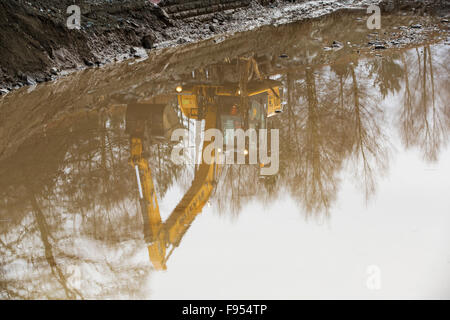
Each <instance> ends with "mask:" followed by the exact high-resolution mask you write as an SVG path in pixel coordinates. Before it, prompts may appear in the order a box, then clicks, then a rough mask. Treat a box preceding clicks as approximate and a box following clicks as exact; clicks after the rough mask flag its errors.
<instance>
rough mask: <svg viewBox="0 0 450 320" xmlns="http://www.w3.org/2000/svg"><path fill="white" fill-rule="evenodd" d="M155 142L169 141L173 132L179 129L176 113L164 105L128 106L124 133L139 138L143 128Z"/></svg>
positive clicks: (141, 104) (139, 104)
mask: <svg viewBox="0 0 450 320" xmlns="http://www.w3.org/2000/svg"><path fill="white" fill-rule="evenodd" d="M145 127H147V130H149V135H150V137H151V138H152V139H153V140H155V141H163V140H168V139H170V137H171V135H172V132H173V130H175V129H177V128H181V124H180V121H179V118H178V115H177V113H176V111H175V110H174V109H173V108H172V107H171V106H170V105H166V104H143V103H135V104H130V105H129V106H128V108H127V113H126V132H127V133H128V134H130V135H134V136H136V134H137V135H138V136H140V137H142V136H143V134H144V128H145Z"/></svg>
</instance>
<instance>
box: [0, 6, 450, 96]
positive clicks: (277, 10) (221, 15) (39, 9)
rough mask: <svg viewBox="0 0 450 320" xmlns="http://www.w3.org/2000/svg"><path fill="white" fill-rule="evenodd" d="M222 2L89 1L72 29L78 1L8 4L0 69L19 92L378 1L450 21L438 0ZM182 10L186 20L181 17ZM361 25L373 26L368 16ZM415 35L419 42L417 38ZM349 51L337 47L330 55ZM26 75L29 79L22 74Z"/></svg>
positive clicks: (0, 10)
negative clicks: (146, 53)
mask: <svg viewBox="0 0 450 320" xmlns="http://www.w3.org/2000/svg"><path fill="white" fill-rule="evenodd" d="M220 1H221V2H223V3H225V2H226V3H227V5H223V6H219V7H214V8H212V9H210V8H209V7H208V6H207V7H208V9H207V10H206V11H204V10H203V9H204V7H205V5H201V6H200V3H203V2H205V1H201V0H196V1H194V0H186V1H178V0H162V1H161V2H160V5H159V6H158V5H154V4H152V3H151V2H150V1H148V0H95V1H94V0H89V1H84V2H81V3H80V6H81V9H82V22H81V29H80V30H68V29H67V27H66V25H65V23H66V18H67V16H66V13H65V11H66V8H67V7H68V5H72V4H73V0H60V1H54V0H35V1H32V2H31V1H24V0H3V1H2V2H1V3H0V23H1V24H2V25H4V26H5V27H4V28H3V30H2V32H1V33H0V47H1V48H2V50H0V68H1V67H3V69H4V70H3V71H2V72H0V85H2V86H3V87H6V88H18V87H20V86H23V85H27V84H29V83H39V82H42V81H49V80H52V79H56V78H57V76H58V75H60V74H64V73H65V72H64V71H65V70H74V69H77V68H85V67H92V66H95V65H103V64H106V63H110V62H112V61H120V60H122V59H127V58H133V57H134V58H136V57H137V58H140V57H142V56H143V55H142V54H140V53H137V52H133V51H131V50H130V47H133V48H138V47H142V48H145V49H147V50H151V49H155V48H156V49H159V48H166V47H169V46H177V45H183V44H186V43H190V42H197V41H201V40H205V39H211V38H212V39H213V40H214V41H215V42H216V43H220V42H222V41H223V39H225V35H226V34H232V33H236V32H241V31H247V30H251V29H254V28H257V27H261V26H263V25H268V24H273V25H278V24H286V23H290V22H293V21H298V20H302V19H308V18H316V17H319V16H323V15H327V14H330V13H332V12H335V11H338V10H341V9H346V8H349V7H352V8H354V7H359V8H362V9H365V8H366V7H367V6H368V5H369V4H373V3H379V4H380V5H381V6H382V9H383V10H384V11H388V12H389V10H391V11H395V10H404V12H409V11H410V12H413V13H414V14H417V13H418V12H419V11H420V10H422V9H424V8H425V9H424V10H423V11H424V12H431V10H432V9H433V8H439V10H440V11H439V10H438V13H439V14H440V15H441V17H443V18H444V19H441V21H444V20H445V19H447V16H446V13H445V12H441V11H442V10H441V9H442V8H444V9H445V8H447V7H446V6H442V5H441V4H438V3H437V2H436V1H434V2H433V1H431V0H424V1H422V4H420V5H417V4H416V3H414V1H408V0H395V1H394V0H336V1H331V0H324V1H306V0H305V1H295V2H293V1H288V0H277V1H260V0H254V1H249V0H233V1H231V0H220ZM232 2H233V3H235V5H231V3H232ZM228 3H229V4H230V5H229V4H228ZM399 3H400V4H401V6H399V5H398V4H399ZM197 5H199V7H196V8H193V10H194V11H189V10H191V9H189V8H191V7H192V6H197ZM188 11H189V13H186V12H188ZM435 11H436V10H435ZM181 12H185V13H186V14H185V16H177V13H181ZM358 20H359V21H361V23H365V18H359V19H358ZM9 21H15V23H14V24H12V23H8V22H9ZM443 23H444V22H443ZM416 24H417V23H415V24H414V25H416ZM407 25H409V24H407ZM421 26H422V28H420V29H418V28H412V27H410V28H408V27H405V28H407V29H408V30H412V31H414V32H421V31H422V30H424V29H426V28H427V27H428V26H425V25H421ZM411 37H412V39H414V35H411ZM411 41H413V40H411ZM404 42H406V40H405V41H399V44H402V43H404ZM324 45H328V44H324ZM343 47H344V45H343V44H342V43H338V42H336V43H333V44H331V46H330V47H327V48H326V50H333V51H336V50H340V49H341V48H343ZM345 47H347V46H345ZM24 48H27V50H24ZM4 49H5V50H4ZM19 72H21V73H23V74H25V75H26V76H29V78H26V77H25V78H24V77H21V76H19Z"/></svg>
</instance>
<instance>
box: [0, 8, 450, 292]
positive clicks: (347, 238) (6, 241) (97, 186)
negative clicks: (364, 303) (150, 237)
mask: <svg viewBox="0 0 450 320" xmlns="http://www.w3.org/2000/svg"><path fill="white" fill-rule="evenodd" d="M397 18H398V17H397ZM401 19H403V20H401ZM401 19H400V18H398V19H392V20H387V22H386V24H385V25H384V26H385V29H383V30H381V31H379V35H373V34H372V35H369V33H371V31H368V30H366V29H365V28H364V21H363V22H361V21H358V20H356V16H355V15H353V14H341V15H334V16H331V17H329V18H326V19H319V20H313V21H309V22H306V23H302V24H293V25H288V26H280V27H278V28H275V27H267V28H263V29H262V30H259V31H255V32H250V33H245V34H239V35H236V36H234V37H231V38H229V39H226V40H225V41H222V40H223V39H216V40H215V42H217V43H214V41H207V42H204V43H200V44H196V45H190V46H186V47H183V48H179V49H166V50H162V51H157V52H154V53H152V54H151V55H150V56H149V57H148V59H143V60H142V61H132V62H130V61H127V62H124V63H121V64H118V65H115V66H109V67H106V68H102V69H91V70H86V71H82V72H78V73H75V74H72V75H70V76H68V77H66V78H64V79H61V80H59V81H57V82H54V83H49V84H45V85H42V86H38V87H31V88H25V89H22V90H20V91H18V92H16V93H14V94H10V95H8V96H6V97H4V98H2V99H1V100H0V115H1V118H0V177H1V179H0V193H1V198H0V199H1V202H0V220H1V222H0V252H1V260H0V297H1V298H4V299H10V298H25V299H29V298H85V299H89V298H150V299H158V298H210V299H215V298H236V299H239V298H256V299H257V298H275V299H277V298H450V245H449V244H450V241H449V240H450V234H449V232H448V231H449V227H450V200H449V197H448V196H449V191H450V180H449V177H450V150H449V148H448V137H449V128H450V108H449V104H448V101H450V92H449V88H450V85H449V77H448V74H449V66H450V60H449V57H450V56H449V46H448V44H446V43H445V42H444V40H441V39H442V37H445V36H446V35H445V33H444V34H442V33H439V32H438V33H436V34H433V35H432V36H429V35H427V37H426V38H427V39H428V40H427V41H425V39H424V42H423V44H417V45H413V44H409V45H406V48H404V49H390V50H382V51H373V50H371V48H370V47H367V41H370V40H371V39H373V38H377V37H380V38H383V36H384V32H386V33H387V34H388V35H389V34H390V33H393V32H396V31H394V30H399V29H395V28H394V27H397V26H403V25H409V23H410V22H412V21H413V22H415V21H416V20H417V19H418V18H411V17H402V18H401ZM421 19H426V18H421ZM421 22H422V21H421ZM423 23H426V21H424V22H423ZM345 30H347V31H345ZM333 40H337V41H339V42H341V43H342V44H343V47H342V48H341V47H339V46H338V47H337V48H326V49H324V47H327V46H330V45H331V43H332V42H333ZM405 41H406V40H405ZM274 42H275V43H274ZM348 42H349V43H350V44H348ZM405 43H406V42H405ZM282 54H284V55H286V56H283V57H280V55H282ZM243 66H250V67H249V69H246V70H247V71H245V70H244V69H245V68H243ZM243 70H244V71H243ZM258 71H259V74H260V75H261V76H260V77H261V78H263V79H272V80H276V81H279V83H280V92H281V96H282V101H283V102H282V103H283V112H282V113H280V114H276V115H275V116H273V117H270V118H268V119H266V125H267V127H269V128H271V129H278V130H279V134H280V149H279V159H280V165H279V171H278V173H277V174H276V175H273V176H268V177H261V176H260V167H259V166H257V165H226V166H224V167H223V168H222V170H221V171H220V173H217V174H216V177H215V180H214V183H213V184H214V188H213V190H212V193H211V195H210V196H209V198H208V199H207V200H208V201H207V202H205V203H204V206H203V205H202V206H201V208H200V211H201V214H199V215H198V216H195V217H194V219H193V222H192V224H191V223H186V224H185V225H183V226H182V228H181V229H176V232H175V231H174V232H175V234H174V235H173V237H175V238H176V239H178V240H177V241H172V242H171V241H170V239H169V238H167V239H164V241H165V242H164V241H163V242H164V243H167V244H168V249H167V252H166V260H165V261H164V263H165V264H166V265H167V270H166V271H157V270H156V269H155V261H154V260H151V259H149V253H148V250H147V244H148V241H145V240H144V230H145V228H146V225H145V223H144V222H143V215H142V213H141V209H142V207H141V204H140V201H139V190H138V186H137V181H136V175H135V171H134V168H133V167H132V166H130V164H129V159H130V132H129V130H126V129H127V126H128V123H127V121H126V116H127V111H128V113H129V110H130V108H132V106H133V105H135V104H136V103H140V104H148V105H149V104H164V105H167V106H169V107H170V108H171V110H172V111H173V113H174V114H177V116H178V117H179V120H180V124H182V125H186V126H189V130H190V132H191V133H193V132H194V131H195V130H194V128H193V127H192V125H193V124H192V121H191V122H189V121H187V119H186V117H184V116H183V115H182V113H181V112H180V111H179V108H178V102H177V93H176V91H175V88H176V87H177V86H179V85H183V87H186V86H189V85H192V84H194V83H195V84H197V85H198V84H201V85H205V86H208V85H209V86H211V85H223V84H225V83H228V84H230V83H234V84H241V87H240V88H245V84H243V83H245V81H244V82H243V81H242V79H243V78H247V79H249V81H250V82H251V81H256V80H258V79H259V75H258ZM245 72H247V73H245ZM242 86H244V87H242ZM151 112H153V111H151ZM158 119H159V120H158ZM161 119H162V118H156V116H153V118H152V117H150V120H148V121H147V123H146V133H145V134H144V137H145V139H144V147H145V149H146V154H145V156H146V157H147V159H148V162H149V168H150V170H151V172H152V177H153V182H154V184H155V188H156V195H157V199H158V202H159V210H160V213H161V216H162V219H163V221H166V220H167V219H168V218H170V217H171V216H172V217H173V216H174V214H175V215H176V214H177V211H176V210H175V211H174V209H175V207H176V206H177V204H178V203H179V202H180V201H181V200H182V198H183V196H184V195H185V194H186V193H188V194H189V192H188V190H189V189H190V188H191V184H192V183H193V182H192V181H193V180H194V184H195V181H196V178H197V177H198V171H196V168H195V166H193V165H189V164H185V165H176V164H174V163H173V162H172V161H171V159H170V154H171V151H172V147H173V144H170V143H169V142H168V141H167V139H165V140H164V139H155V136H154V134H153V132H152V128H153V127H155V126H158V125H160V124H161V123H162V122H161V121H162V120H161ZM149 121H150V122H152V123H153V127H151V125H150V124H149ZM158 121H160V122H158ZM188 122H189V125H188ZM169 220H170V219H169ZM147 227H148V226H147ZM171 230H172V231H173V230H175V229H170V230H169V231H168V232H170V231H171ZM171 250H172V251H171Z"/></svg>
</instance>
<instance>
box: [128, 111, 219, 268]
mask: <svg viewBox="0 0 450 320" xmlns="http://www.w3.org/2000/svg"><path fill="white" fill-rule="evenodd" d="M144 108H145V109H146V110H147V112H151V116H150V117H145V116H143V114H142V112H141V113H140V112H139V110H138V111H137V112H136V109H141V110H143V109H144ZM161 108H163V106H157V105H143V106H140V107H138V108H136V107H135V108H134V110H133V107H131V108H130V107H129V111H128V112H127V131H128V132H129V133H130V134H131V159H130V162H131V164H132V166H133V167H134V169H135V171H136V177H137V182H138V188H139V196H140V204H141V210H142V215H143V219H144V235H145V239H146V241H147V243H148V252H149V256H150V260H151V262H152V264H153V266H154V267H155V269H157V270H165V269H166V262H167V259H168V258H169V257H170V254H171V253H172V252H173V249H175V248H176V247H177V246H178V245H179V243H180V241H181V239H182V238H183V236H184V234H185V233H186V231H187V230H188V229H189V227H190V225H191V223H192V222H193V221H194V219H195V217H196V216H197V215H198V214H200V213H201V211H202V209H203V207H204V206H205V204H206V203H207V201H208V199H209V197H210V195H211V193H212V192H213V188H214V185H215V181H216V176H217V175H218V173H219V170H220V168H219V167H218V166H217V165H216V164H211V165H209V164H206V163H202V164H200V165H199V167H198V168H197V170H196V172H195V176H194V180H193V182H192V185H191V187H190V188H189V190H188V191H187V193H186V194H185V195H184V197H183V198H182V200H181V201H180V202H179V204H178V205H177V206H176V208H175V209H174V211H173V212H172V214H171V215H170V217H169V218H168V219H167V221H166V222H164V223H163V222H162V219H161V215H160V212H159V206H158V200H157V196H156V192H155V187H154V184H153V180H152V175H151V170H150V167H149V164H148V161H147V159H146V158H145V157H144V150H143V143H142V142H143V128H145V123H144V122H145V120H146V119H147V120H150V119H151V120H150V121H152V125H155V122H157V121H155V111H156V112H158V111H159V113H161ZM158 109H159V110H158ZM152 111H154V112H152ZM205 111H206V113H205V116H204V120H205V129H206V130H207V129H209V128H215V126H216V110H215V109H213V108H212V107H209V108H207V109H206V110H205ZM133 112H134V113H135V115H133ZM133 118H134V119H133ZM156 118H157V117H156ZM196 119H198V120H201V119H202V118H196ZM159 123H164V121H159ZM154 127H156V128H157V129H156V130H158V129H161V128H158V124H156V125H155V126H154ZM152 129H153V130H154V128H152ZM169 246H172V249H171V251H170V252H169V253H167V248H168V247H169Z"/></svg>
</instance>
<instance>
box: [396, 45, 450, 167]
mask: <svg viewBox="0 0 450 320" xmlns="http://www.w3.org/2000/svg"><path fill="white" fill-rule="evenodd" d="M416 54H417V60H416V61H414V59H413V56H406V55H405V54H403V55H402V61H403V65H404V71H405V72H404V74H405V75H404V86H405V88H404V96H403V107H402V108H401V113H400V127H401V129H400V133H401V137H402V141H403V144H404V145H405V147H406V148H410V147H413V146H417V147H419V148H420V149H421V150H422V153H423V157H424V158H425V159H426V160H427V161H431V162H434V161H437V159H438V155H439V152H440V150H441V148H442V147H443V146H445V145H446V143H447V140H448V119H449V117H448V115H446V113H445V112H446V109H447V112H448V108H446V104H447V101H446V100H444V99H443V94H444V93H445V90H447V89H448V88H445V82H444V81H441V82H440V86H441V87H436V84H435V77H436V75H435V70H434V66H433V64H434V63H433V56H432V52H431V48H430V46H425V47H424V48H423V50H422V53H420V52H419V50H418V49H416ZM412 64H413V65H417V66H418V70H417V71H415V72H411V71H410V70H409V68H408V65H412ZM441 67H442V68H443V69H444V70H445V69H446V66H445V65H444V66H441ZM442 82H444V87H442V85H443V83H442ZM436 91H438V92H439V93H440V94H439V95H438V96H436Z"/></svg>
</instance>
